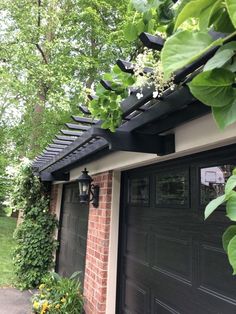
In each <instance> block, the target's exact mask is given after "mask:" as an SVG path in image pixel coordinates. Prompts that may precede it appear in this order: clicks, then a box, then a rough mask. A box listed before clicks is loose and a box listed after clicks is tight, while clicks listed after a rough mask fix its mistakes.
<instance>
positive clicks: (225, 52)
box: [204, 41, 236, 71]
mask: <svg viewBox="0 0 236 314" xmlns="http://www.w3.org/2000/svg"><path fill="white" fill-rule="evenodd" d="M235 50H236V42H235V41H234V42H231V43H228V44H226V45H224V46H222V47H220V48H219V49H218V50H217V52H216V54H215V55H214V56H213V57H212V58H211V59H210V60H209V61H208V62H207V63H206V65H205V66H204V71H209V70H212V69H215V68H221V67H222V66H223V65H225V64H226V63H227V62H228V61H229V60H230V59H231V58H232V57H233V56H234V54H235Z"/></svg>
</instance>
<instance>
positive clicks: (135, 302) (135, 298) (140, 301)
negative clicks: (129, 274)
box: [124, 279, 150, 314]
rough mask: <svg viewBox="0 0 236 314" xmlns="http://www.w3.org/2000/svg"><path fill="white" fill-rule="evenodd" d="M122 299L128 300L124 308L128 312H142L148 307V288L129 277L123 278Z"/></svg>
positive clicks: (138, 313) (137, 313)
mask: <svg viewBox="0 0 236 314" xmlns="http://www.w3.org/2000/svg"><path fill="white" fill-rule="evenodd" d="M124 299H125V300H129V303H128V304H126V303H125V304H124V309H125V310H126V311H127V310H128V311H130V313H134V314H143V313H145V311H147V309H148V308H149V307H150V304H149V293H148V288H147V287H145V286H143V285H141V284H140V283H137V282H134V281H130V280H129V279H126V280H125V295H124Z"/></svg>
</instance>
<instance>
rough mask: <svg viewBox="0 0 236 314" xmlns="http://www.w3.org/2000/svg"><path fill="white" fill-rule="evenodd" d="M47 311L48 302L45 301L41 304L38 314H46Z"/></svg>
mask: <svg viewBox="0 0 236 314" xmlns="http://www.w3.org/2000/svg"><path fill="white" fill-rule="evenodd" d="M47 309H48V301H46V302H44V303H43V306H42V310H41V313H40V314H44V313H46V312H47Z"/></svg>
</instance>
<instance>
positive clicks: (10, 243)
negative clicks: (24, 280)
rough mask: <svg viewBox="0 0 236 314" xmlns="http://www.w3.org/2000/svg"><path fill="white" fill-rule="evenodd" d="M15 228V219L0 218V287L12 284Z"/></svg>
mask: <svg viewBox="0 0 236 314" xmlns="http://www.w3.org/2000/svg"><path fill="white" fill-rule="evenodd" d="M15 227H16V218H11V217H1V216H0V286H9V285H12V284H13V280H14V274H13V264H12V251H13V247H14V240H13V238H12V235H13V231H14V229H15Z"/></svg>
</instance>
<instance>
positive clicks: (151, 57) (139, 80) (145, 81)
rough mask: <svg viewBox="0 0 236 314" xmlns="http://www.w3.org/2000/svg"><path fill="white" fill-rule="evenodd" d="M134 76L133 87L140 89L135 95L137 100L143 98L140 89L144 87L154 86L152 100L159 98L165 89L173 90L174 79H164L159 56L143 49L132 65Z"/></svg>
mask: <svg viewBox="0 0 236 314" xmlns="http://www.w3.org/2000/svg"><path fill="white" fill-rule="evenodd" d="M133 70H134V75H135V76H136V83H135V87H136V88H138V89H140V92H139V93H137V94H136V97H137V98H138V99H140V98H142V97H143V94H142V89H143V87H144V86H147V87H148V86H149V87H151V86H154V88H155V91H154V92H153V98H157V97H161V96H162V95H163V93H164V91H165V90H166V89H167V88H170V89H171V90H174V88H175V84H174V77H173V76H172V77H171V78H170V79H168V80H165V79H164V73H163V69H162V64H161V61H160V54H159V53H158V52H153V51H151V50H148V49H147V48H145V50H144V52H143V53H142V54H139V55H138V56H137V58H136V63H135V65H134V69H133Z"/></svg>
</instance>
